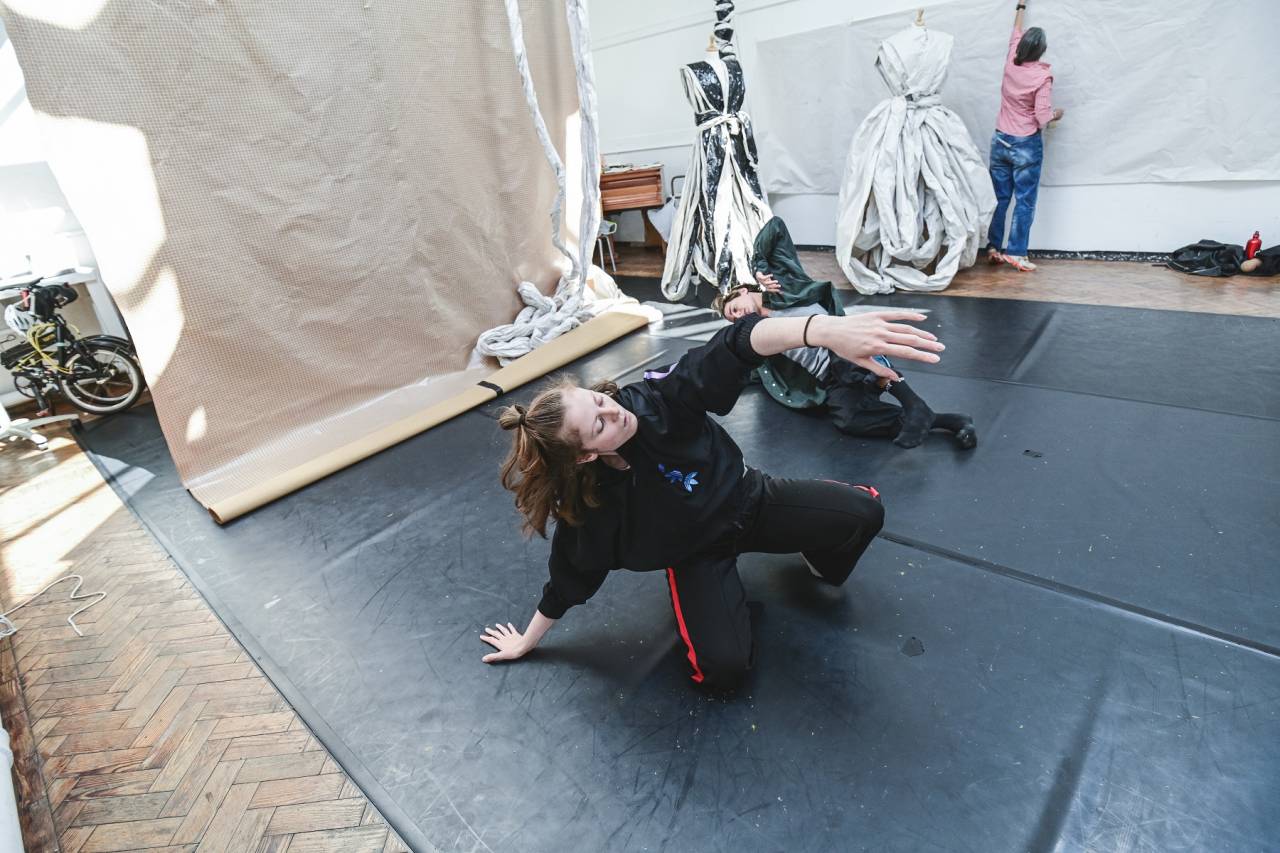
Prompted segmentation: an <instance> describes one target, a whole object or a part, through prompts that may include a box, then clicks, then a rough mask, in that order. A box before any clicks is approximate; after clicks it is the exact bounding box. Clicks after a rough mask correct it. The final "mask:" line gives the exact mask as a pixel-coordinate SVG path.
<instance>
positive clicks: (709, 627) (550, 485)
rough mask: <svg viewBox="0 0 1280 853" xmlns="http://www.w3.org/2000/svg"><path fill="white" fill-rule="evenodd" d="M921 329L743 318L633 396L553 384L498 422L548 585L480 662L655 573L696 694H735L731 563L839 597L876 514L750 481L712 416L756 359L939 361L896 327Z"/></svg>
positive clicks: (826, 494) (887, 373) (525, 647)
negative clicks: (793, 577)
mask: <svg viewBox="0 0 1280 853" xmlns="http://www.w3.org/2000/svg"><path fill="white" fill-rule="evenodd" d="M923 319H925V318H924V315H922V314H916V313H914V312H910V311H881V312H874V313H869V314H859V315H855V316H851V317H832V316H825V315H824V316H812V317H806V318H800V317H788V318H780V317H779V318H765V317H762V316H760V315H759V314H753V315H750V316H747V317H744V318H742V319H741V320H738V321H737V322H735V323H734V324H732V325H731V326H728V327H727V328H724V329H722V330H720V332H718V333H717V334H716V335H715V337H713V338H712V339H711V340H710V341H708V342H707V343H706V344H703V345H702V346H699V347H697V348H695V349H692V350H690V351H689V352H687V353H685V355H684V357H683V358H681V360H680V361H679V362H678V363H677V364H676V365H674V366H673V367H672V368H670V369H669V370H665V371H663V372H661V373H648V374H646V375H645V378H644V379H643V380H642V381H640V382H636V383H633V384H630V385H627V386H625V387H622V388H619V387H617V386H616V385H614V384H612V383H605V384H600V385H596V386H594V387H592V388H583V387H578V386H576V385H574V384H572V383H570V382H567V381H565V382H561V383H559V384H557V385H554V386H552V387H550V388H548V389H547V390H545V391H543V392H542V393H540V394H538V396H537V397H535V398H534V400H533V402H532V403H531V404H530V405H529V407H528V408H527V409H526V408H525V407H523V406H519V405H515V406H509V407H507V408H506V409H504V410H503V412H502V415H501V418H500V423H501V425H502V428H503V429H505V430H509V431H511V432H512V433H513V435H512V445H511V451H510V453H509V455H508V456H507V459H506V462H505V463H504V464H503V467H502V483H503V485H504V486H505V487H506V488H508V489H510V490H511V491H512V492H514V493H515V503H516V507H517V509H519V511H520V512H521V514H522V515H523V516H524V528H525V530H526V532H537V533H538V534H540V535H542V536H544V537H545V536H546V529H547V524H548V522H554V524H555V531H554V534H553V537H552V542H551V558H550V562H549V569H550V579H549V580H548V581H547V583H546V585H545V586H544V587H543V592H542V599H541V601H540V602H539V604H538V607H537V610H536V611H535V612H534V614H533V618H532V619H531V620H530V622H529V625H528V627H526V628H525V630H524V631H523V632H521V631H519V630H517V629H516V627H515V626H514V625H513V624H511V623H507V624H506V625H496V626H494V627H490V628H486V630H485V632H484V634H483V635H482V636H481V639H482V640H483V641H484V642H486V643H488V644H489V645H491V646H493V647H494V649H495V651H493V652H491V653H489V654H487V655H485V656H484V658H483V659H484V661H485V662H486V663H495V662H498V661H508V660H515V659H518V658H520V657H522V656H523V655H525V654H527V653H528V652H529V651H530V650H532V649H533V648H534V647H535V646H537V645H538V642H539V641H540V640H541V639H542V637H543V635H544V634H546V632H547V630H548V629H549V628H550V627H551V626H552V625H553V624H555V622H556V620H558V619H560V618H561V617H562V616H564V614H565V611H566V610H568V609H569V608H570V607H572V606H574V605H577V604H581V603H583V602H585V601H586V600H587V599H588V598H590V597H591V596H592V595H594V594H595V592H596V591H597V590H598V589H599V588H600V585H601V584H602V583H604V579H605V577H607V576H608V574H609V572H610V571H612V570H614V569H623V568H625V569H629V570H632V571H659V570H663V571H666V573H667V583H668V585H669V587H670V591H671V603H672V607H673V609H674V611H675V617H676V626H677V629H678V631H679V634H680V638H681V640H682V641H683V643H684V645H685V648H686V651H687V657H688V661H689V665H690V667H691V668H692V678H693V680H694V681H696V682H699V683H702V684H705V685H708V686H714V687H732V686H734V685H735V684H736V683H737V682H738V681H739V680H740V679H741V678H742V677H743V675H744V674H745V673H746V672H747V671H748V670H749V669H750V667H751V663H752V659H753V657H754V654H753V651H754V641H753V639H752V631H751V616H750V612H749V610H748V608H747V601H746V596H745V593H744V590H743V587H742V582H741V580H740V579H739V577H738V570H737V557H738V555H739V554H742V553H746V552H762V553H770V554H792V553H799V554H801V555H802V556H803V558H804V560H805V562H806V563H807V564H808V566H809V568H810V570H811V571H812V572H813V573H814V574H815V575H816V576H818V577H819V578H821V579H822V580H824V581H826V582H828V583H831V584H835V585H839V584H842V583H844V581H845V579H846V578H848V576H849V573H850V572H851V571H852V570H853V567H854V565H855V564H856V563H857V561H858V558H859V557H861V556H862V552H863V551H864V550H865V549H866V547H867V545H869V544H870V542H871V540H872V539H873V538H874V537H875V535H876V533H877V532H878V531H879V530H880V527H881V525H882V524H883V522H884V510H883V508H882V506H881V505H880V502H879V495H878V493H877V492H876V490H875V489H874V488H871V487H869V486H851V485H847V484H844V483H838V482H835V481H831V480H784V479H774V478H772V477H770V476H769V475H767V474H764V473H762V472H760V471H758V470H756V469H754V468H749V467H747V466H746V465H745V463H744V462H743V459H742V451H741V450H740V449H739V448H738V445H737V444H736V443H735V442H734V440H733V438H732V437H730V435H729V433H728V432H726V431H725V429H724V428H723V427H722V426H720V424H718V423H717V422H716V421H715V420H713V419H712V418H711V417H710V415H711V414H718V415H725V414H728V412H729V411H730V410H731V409H732V408H733V406H734V403H735V402H737V399H738V396H739V394H740V393H741V391H742V389H743V387H744V386H745V385H746V384H747V382H748V379H749V377H750V374H751V371H752V370H753V369H755V368H756V367H758V366H759V365H760V364H761V363H762V362H763V361H764V359H766V358H768V357H769V356H771V355H776V354H778V353H781V352H785V351H787V350H789V349H794V348H795V347H798V346H804V345H806V344H815V345H818V346H823V347H826V348H828V349H829V350H831V351H832V352H834V353H837V354H838V355H840V356H841V357H843V358H845V359H848V360H849V361H850V362H852V363H854V364H858V365H861V366H862V367H864V368H866V369H867V370H869V371H871V372H872V373H874V374H876V375H877V376H882V377H885V378H888V379H895V378H897V377H896V374H895V373H894V372H893V370H892V369H891V368H889V367H886V366H885V365H883V364H881V363H879V362H876V361H873V360H872V356H874V355H879V354H887V355H891V356H893V357H894V358H901V359H912V360H916V361H926V362H936V361H938V356H937V355H935V353H937V352H941V351H942V349H943V346H942V344H941V343H939V342H938V340H937V338H935V337H934V336H933V335H932V334H930V333H929V332H926V331H922V330H920V329H917V328H915V327H913V326H910V325H907V324H905V323H903V322H900V321H904V320H905V321H920V320H923ZM806 338H807V340H806ZM765 519H767V521H768V523H763V521H764V520H765Z"/></svg>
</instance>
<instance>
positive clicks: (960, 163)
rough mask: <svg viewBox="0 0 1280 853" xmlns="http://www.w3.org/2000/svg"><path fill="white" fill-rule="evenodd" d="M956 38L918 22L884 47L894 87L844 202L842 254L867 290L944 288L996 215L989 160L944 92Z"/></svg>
mask: <svg viewBox="0 0 1280 853" xmlns="http://www.w3.org/2000/svg"><path fill="white" fill-rule="evenodd" d="M951 45H952V38H951V36H949V35H947V34H946V33H942V32H939V31H937V30H930V29H926V28H924V27H916V26H912V27H908V28H907V29H905V30H902V31H901V32H899V33H897V34H896V35H894V36H891V37H890V38H888V39H886V40H885V42H884V44H883V45H881V47H880V55H879V58H878V59H877V60H876V68H877V69H878V70H879V72H880V76H881V77H882V78H883V79H884V83H885V85H886V86H888V87H889V92H890V94H891V97H889V98H887V99H885V100H884V101H881V102H880V105H879V106H877V107H876V108H875V109H874V110H872V111H871V114H870V115H869V116H867V120H866V121H864V122H863V123H862V126H861V127H860V128H858V132H857V134H855V135H854V137H853V144H852V145H851V146H850V148H849V157H848V161H847V164H846V166H845V177H844V181H843V183H842V184H841V187H840V200H839V203H838V204H837V207H836V210H837V214H838V219H837V221H836V260H837V261H838V262H839V263H840V267H841V269H843V270H844V274H845V275H846V276H848V278H849V281H851V282H853V286H854V287H856V288H857V289H858V290H859V291H860V292H862V293H868V294H871V293H890V292H892V291H893V290H894V288H895V287H897V288H901V289H903V290H942V289H943V288H945V287H946V286H947V285H948V284H950V283H951V279H952V278H953V277H954V276H955V274H956V271H957V270H958V269H959V268H960V266H961V265H963V266H970V265H971V264H972V263H973V261H974V258H975V257H976V255H977V253H978V248H979V246H980V245H981V243H982V241H983V239H984V238H985V235H986V231H987V225H988V224H990V222H991V212H992V211H993V210H994V209H995V206H996V199H995V194H994V193H993V192H992V189H991V179H990V177H988V175H987V171H986V167H985V166H984V165H983V163H982V158H981V156H980V155H979V154H978V150H977V148H976V147H974V144H973V140H971V139H970V138H969V133H968V131H966V130H965V127H964V123H963V122H961V121H960V117H959V116H957V115H956V114H955V113H954V112H952V111H951V110H949V109H947V108H946V107H944V106H942V104H941V99H940V98H939V97H938V94H937V92H938V88H939V86H941V84H942V80H943V78H944V77H945V76H946V73H947V60H948V58H949V57H950V55H951Z"/></svg>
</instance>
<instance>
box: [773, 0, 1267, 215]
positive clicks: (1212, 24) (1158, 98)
mask: <svg viewBox="0 0 1280 853" xmlns="http://www.w3.org/2000/svg"><path fill="white" fill-rule="evenodd" d="M1013 5H1014V4H1013V3H1012V2H1009V1H1008V0H958V2H953V3H945V4H940V5H936V6H935V5H930V6H928V7H927V11H926V13H925V17H926V23H927V24H928V26H929V27H930V28H931V29H934V28H936V29H940V30H944V31H946V32H948V33H951V34H952V35H953V36H955V39H956V43H955V48H954V50H953V52H952V57H951V69H950V71H949V72H948V76H947V80H946V82H945V84H944V86H943V87H942V90H941V95H942V100H943V102H944V103H946V104H947V105H948V106H949V107H951V108H952V109H954V110H955V111H956V113H957V114H958V115H959V116H960V118H961V119H962V120H963V121H964V123H965V125H966V126H967V127H968V128H969V132H970V133H971V134H972V136H973V138H974V139H975V140H977V143H978V147H979V149H980V150H981V152H982V155H983V157H984V159H985V157H986V156H987V153H988V147H989V140H990V138H991V132H992V130H993V129H994V128H995V120H996V112H997V111H998V109H999V104H1000V77H1001V69H1002V68H1003V66H1004V59H1005V54H1006V52H1007V50H1008V43H1009V29H1010V27H1011V26H1012V24H1013ZM854 14H856V12H855V13H854ZM914 16H915V11H914V9H911V10H904V11H903V12H899V13H896V14H893V15H886V16H880V17H875V18H864V19H861V20H854V21H851V22H848V23H842V24H839V25H837V26H832V27H824V28H821V29H814V30H809V31H807V32H801V33H796V34H794V35H788V36H784V37H781V38H777V39H770V40H765V41H761V42H760V43H759V45H758V48H757V52H756V55H757V60H756V66H755V67H753V68H751V69H750V70H751V72H752V78H753V81H754V87H753V90H752V105H753V109H754V111H755V116H756V124H757V131H758V133H759V142H760V148H761V152H760V160H761V162H762V163H763V164H764V174H763V175H762V178H763V179H764V181H765V189H766V190H767V191H768V192H770V193H826V194H835V193H836V192H838V191H839V188H840V183H841V180H842V178H843V167H844V164H845V159H844V158H845V154H846V152H847V151H848V147H849V140H850V139H852V138H853V135H854V132H855V130H856V129H857V127H858V126H859V125H860V124H861V123H862V121H863V120H864V119H865V118H866V116H867V115H868V113H870V112H871V110H872V109H874V107H875V105H876V104H877V103H878V102H879V101H880V99H881V98H883V97H884V94H883V91H884V90H883V89H882V87H881V85H880V83H879V81H878V80H877V79H876V75H875V72H874V71H873V67H874V62H875V57H876V51H877V50H878V48H879V45H880V42H881V41H883V40H884V39H885V38H887V37H888V36H890V35H892V34H893V33H895V32H897V31H898V30H901V29H902V28H903V27H904V26H907V25H909V24H910V23H911V21H912V19H913V18H914ZM1027 25H1028V26H1040V27H1043V28H1044V29H1045V31H1046V33H1047V34H1048V37H1049V51H1048V53H1046V54H1045V57H1044V58H1045V61H1047V62H1049V63H1051V64H1052V66H1053V71H1054V105H1055V106H1060V107H1063V108H1065V109H1066V118H1065V120H1064V121H1062V122H1059V123H1058V124H1057V125H1055V126H1053V127H1052V128H1051V129H1050V130H1049V131H1048V133H1047V138H1046V142H1045V165H1044V173H1043V177H1042V183H1043V184H1046V185H1067V184H1072V185H1074V184H1116V183H1148V182H1165V181H1227V180H1238V181H1254V180H1276V179H1280V146H1278V145H1276V144H1275V140H1276V139H1277V138H1280V109H1276V108H1275V106H1274V105H1273V102H1274V97H1272V95H1271V94H1270V90H1271V89H1272V88H1274V85H1275V82H1276V81H1277V80H1280V51H1277V50H1276V49H1275V45H1276V43H1277V39H1278V38H1280V25H1278V24H1277V18H1276V6H1275V3H1274V2H1267V0H1239V2H1233V3H1221V2H1217V0H1167V2H1162V3H1116V2H1111V0H1072V2H1070V3H1062V2H1055V0H1049V2H1037V0H1032V2H1031V4H1030V8H1029V9H1028V10H1027ZM816 57H821V61H816V60H815V58H816Z"/></svg>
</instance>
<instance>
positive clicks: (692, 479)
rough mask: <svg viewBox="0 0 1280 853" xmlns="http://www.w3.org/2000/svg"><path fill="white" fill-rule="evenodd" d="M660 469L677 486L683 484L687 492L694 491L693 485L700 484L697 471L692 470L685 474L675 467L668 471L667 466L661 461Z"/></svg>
mask: <svg viewBox="0 0 1280 853" xmlns="http://www.w3.org/2000/svg"><path fill="white" fill-rule="evenodd" d="M658 471H659V473H661V474H662V476H664V477H666V478H667V482H668V483H671V484H672V485H673V486H675V487H676V488H679V487H681V486H683V487H684V490H685V491H686V492H692V491H693V487H694V486H696V485H698V472H697V471H690V472H689V473H688V474H683V473H681V472H680V471H678V470H676V469H675V468H672V469H671V470H670V471H668V470H667V466H666V465H663V464H662V463H661V462H659V463H658Z"/></svg>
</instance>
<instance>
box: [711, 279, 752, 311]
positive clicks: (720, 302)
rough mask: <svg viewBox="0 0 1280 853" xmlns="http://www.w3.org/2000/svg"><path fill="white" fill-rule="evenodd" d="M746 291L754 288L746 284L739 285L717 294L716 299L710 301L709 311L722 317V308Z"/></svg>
mask: <svg viewBox="0 0 1280 853" xmlns="http://www.w3.org/2000/svg"><path fill="white" fill-rule="evenodd" d="M748 290H755V288H754V287H752V286H751V285H748V284H739V285H737V286H736V287H731V288H729V290H728V292H726V293H720V294H717V295H716V298H715V299H712V300H711V310H712V311H714V312H716V313H717V314H719V315H720V316H721V317H723V316H724V306H726V305H728V304H729V303H730V302H732V301H733V300H735V299H737V298H738V296H739V294H741V293H743V292H744V291H748Z"/></svg>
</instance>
